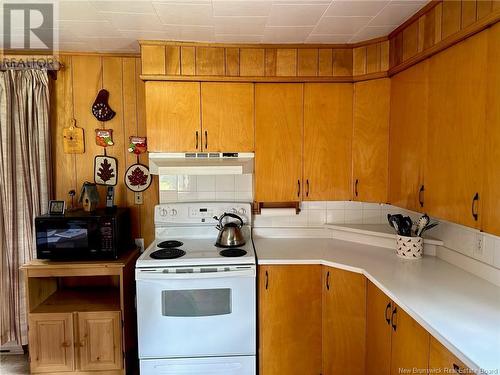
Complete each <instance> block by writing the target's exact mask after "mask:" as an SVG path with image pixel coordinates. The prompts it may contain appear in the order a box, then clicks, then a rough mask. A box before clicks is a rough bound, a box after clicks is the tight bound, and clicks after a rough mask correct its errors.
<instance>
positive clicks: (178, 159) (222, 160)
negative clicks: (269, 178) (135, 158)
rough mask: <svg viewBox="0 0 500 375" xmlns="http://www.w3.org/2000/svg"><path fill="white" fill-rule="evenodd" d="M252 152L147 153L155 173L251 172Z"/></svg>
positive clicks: (150, 166)
mask: <svg viewBox="0 0 500 375" xmlns="http://www.w3.org/2000/svg"><path fill="white" fill-rule="evenodd" d="M253 161H254V154H253V153H252V152H192V153H191V152H186V153H162V152H161V153H160V152H150V153H149V170H150V172H151V174H157V175H186V174H187V175H220V174H248V173H253Z"/></svg>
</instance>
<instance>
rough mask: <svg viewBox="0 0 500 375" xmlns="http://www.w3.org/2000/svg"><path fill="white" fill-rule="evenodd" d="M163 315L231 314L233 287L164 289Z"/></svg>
mask: <svg viewBox="0 0 500 375" xmlns="http://www.w3.org/2000/svg"><path fill="white" fill-rule="evenodd" d="M161 297H162V315H163V316H178V317H194V316H212V315H224V314H231V289H229V288H227V289H191V290H164V291H162V296H161Z"/></svg>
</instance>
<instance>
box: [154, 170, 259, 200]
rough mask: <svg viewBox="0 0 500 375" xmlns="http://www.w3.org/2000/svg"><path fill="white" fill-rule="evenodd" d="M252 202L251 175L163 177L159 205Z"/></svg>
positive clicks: (161, 178) (161, 177)
mask: <svg viewBox="0 0 500 375" xmlns="http://www.w3.org/2000/svg"><path fill="white" fill-rule="evenodd" d="M193 201H240V202H252V201H253V175H252V174H242V175H198V176H194V175H163V176H160V203H169V202H193Z"/></svg>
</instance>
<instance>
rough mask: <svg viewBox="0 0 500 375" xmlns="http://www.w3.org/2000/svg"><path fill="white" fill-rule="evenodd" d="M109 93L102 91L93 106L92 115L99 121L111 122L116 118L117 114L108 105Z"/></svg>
mask: <svg viewBox="0 0 500 375" xmlns="http://www.w3.org/2000/svg"><path fill="white" fill-rule="evenodd" d="M108 98H109V92H108V90H105V89H102V90H101V91H99V93H98V94H97V97H96V98H95V101H94V104H92V114H93V115H94V117H95V118H96V119H98V120H99V121H109V120H111V119H112V118H113V117H115V114H116V112H115V111H113V110H112V109H111V107H110V106H109V104H108Z"/></svg>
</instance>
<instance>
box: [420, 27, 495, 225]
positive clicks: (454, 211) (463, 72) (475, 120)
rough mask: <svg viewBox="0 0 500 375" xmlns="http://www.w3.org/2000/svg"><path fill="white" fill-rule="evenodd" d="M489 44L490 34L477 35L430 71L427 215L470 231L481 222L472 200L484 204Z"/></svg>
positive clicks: (438, 57)
mask: <svg viewBox="0 0 500 375" xmlns="http://www.w3.org/2000/svg"><path fill="white" fill-rule="evenodd" d="M487 42H488V36H487V33H484V32H483V33H479V34H476V35H474V36H472V37H470V38H468V39H466V40H464V41H463V42H461V43H459V44H457V45H456V46H454V47H453V48H449V49H447V50H445V51H442V52H441V53H439V54H437V55H435V56H433V57H432V58H431V59H430V66H429V126H428V131H427V133H428V137H427V149H428V155H427V162H426V168H425V207H426V211H427V212H428V213H429V214H430V215H433V216H435V217H438V218H441V219H446V220H449V221H453V222H455V223H459V224H463V225H467V226H470V227H479V220H480V219H481V217H480V216H481V215H480V213H479V212H478V211H479V209H480V205H479V203H480V202H477V201H475V200H474V198H475V197H476V194H478V198H479V199H482V194H481V188H482V179H483V172H484V158H483V157H484V155H483V149H484V135H485V113H486V63H487ZM495 188H497V187H495ZM475 215H477V217H475Z"/></svg>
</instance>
